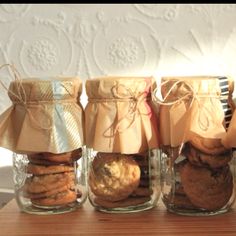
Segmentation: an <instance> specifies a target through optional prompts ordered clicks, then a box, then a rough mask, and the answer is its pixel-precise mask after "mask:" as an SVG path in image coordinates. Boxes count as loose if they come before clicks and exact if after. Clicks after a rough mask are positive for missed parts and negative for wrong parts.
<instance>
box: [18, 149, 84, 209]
mask: <svg viewBox="0 0 236 236" xmlns="http://www.w3.org/2000/svg"><path fill="white" fill-rule="evenodd" d="M81 157H82V148H79V149H76V150H74V151H71V152H66V153H61V154H53V153H47V152H42V153H37V154H31V155H27V159H28V163H27V165H26V173H27V178H26V180H25V183H24V185H23V187H22V190H20V191H22V197H24V198H25V199H27V200H28V201H30V202H31V203H32V204H33V206H35V207H37V208H43V209H54V208H61V207H62V206H64V207H65V206H72V205H75V204H76V203H77V200H80V198H81V197H82V189H80V187H79V186H78V180H77V167H78V164H77V161H78V160H79V159H80V158H81Z"/></svg>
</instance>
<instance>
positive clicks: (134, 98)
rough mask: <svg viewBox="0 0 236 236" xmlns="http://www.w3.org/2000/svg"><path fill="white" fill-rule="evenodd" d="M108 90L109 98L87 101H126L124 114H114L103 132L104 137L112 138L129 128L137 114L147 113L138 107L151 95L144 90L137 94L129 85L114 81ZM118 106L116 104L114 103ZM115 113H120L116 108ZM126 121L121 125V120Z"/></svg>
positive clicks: (147, 85)
mask: <svg viewBox="0 0 236 236" xmlns="http://www.w3.org/2000/svg"><path fill="white" fill-rule="evenodd" d="M149 87H150V84H146V88H149ZM110 92H111V94H112V97H111V98H89V100H88V101H89V102H92V103H104V102H108V103H111V102H113V103H127V104H128V108H127V110H126V112H125V113H124V114H122V115H121V116H120V117H117V115H116V116H115V118H114V120H113V121H112V123H111V124H110V125H109V126H108V127H107V129H106V130H105V131H104V132H103V135H104V137H107V138H112V137H114V136H115V135H116V134H117V133H123V132H125V131H126V130H127V129H129V128H130V127H131V126H132V125H133V124H134V122H135V119H136V117H137V115H149V113H150V112H149V111H147V112H146V113H145V112H144V113H143V112H141V111H140V109H139V107H140V105H141V104H142V103H143V102H144V101H148V100H149V99H150V98H151V96H149V95H150V91H144V92H140V93H138V94H137V92H134V91H132V89H131V88H130V87H127V86H126V85H124V84H121V83H116V84H115V85H113V86H112V87H111V89H110ZM116 106H118V104H117V105H116ZM116 112H117V114H118V113H119V114H120V113H121V112H120V111H119V112H118V108H117V111H116ZM124 121H128V122H127V124H126V125H125V127H124V126H123V127H121V126H122V122H124Z"/></svg>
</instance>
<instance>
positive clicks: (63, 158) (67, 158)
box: [28, 148, 82, 163]
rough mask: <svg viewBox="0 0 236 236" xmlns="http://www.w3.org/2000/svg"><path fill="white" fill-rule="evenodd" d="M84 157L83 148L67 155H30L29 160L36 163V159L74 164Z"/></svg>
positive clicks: (46, 153) (47, 153)
mask: <svg viewBox="0 0 236 236" xmlns="http://www.w3.org/2000/svg"><path fill="white" fill-rule="evenodd" d="M81 156H82V148H79V149H76V150H73V151H71V152H65V153H59V154H55V153H49V152H41V153H36V154H31V155H28V159H29V160H32V162H34V159H36V160H37V159H40V160H46V161H50V162H56V163H72V162H74V161H76V160H78V159H79V158H80V157H81Z"/></svg>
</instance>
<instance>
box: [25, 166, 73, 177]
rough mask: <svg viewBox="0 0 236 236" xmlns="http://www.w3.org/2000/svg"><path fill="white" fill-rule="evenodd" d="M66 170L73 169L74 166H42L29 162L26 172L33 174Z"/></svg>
mask: <svg viewBox="0 0 236 236" xmlns="http://www.w3.org/2000/svg"><path fill="white" fill-rule="evenodd" d="M68 171H74V167H72V166H66V165H52V166H43V165H34V164H31V163H29V164H28V166H27V173H29V174H34V175H45V174H55V173H61V172H68Z"/></svg>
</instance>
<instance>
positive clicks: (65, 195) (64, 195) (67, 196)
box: [31, 190, 77, 206]
mask: <svg viewBox="0 0 236 236" xmlns="http://www.w3.org/2000/svg"><path fill="white" fill-rule="evenodd" d="M76 199H77V194H76V192H75V191H72V190H66V191H64V192H60V193H57V194H55V195H52V196H50V197H45V198H39V199H32V200H31V202H32V203H33V204H35V205H36V206H37V205H38V206H60V205H65V204H68V203H72V202H75V201H76Z"/></svg>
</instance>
